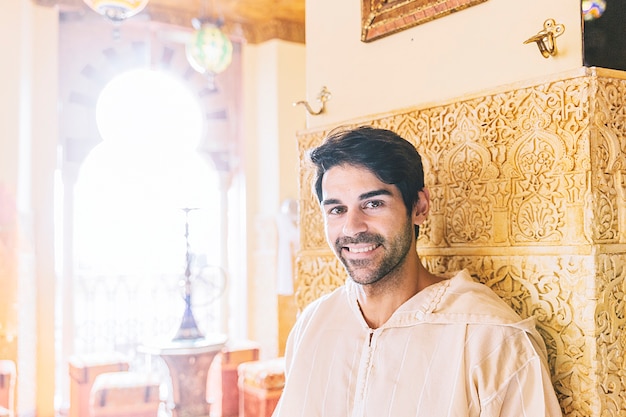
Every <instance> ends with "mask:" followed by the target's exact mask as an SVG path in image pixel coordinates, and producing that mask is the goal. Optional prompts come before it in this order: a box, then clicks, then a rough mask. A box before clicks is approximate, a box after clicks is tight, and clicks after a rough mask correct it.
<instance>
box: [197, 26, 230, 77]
mask: <svg viewBox="0 0 626 417" xmlns="http://www.w3.org/2000/svg"><path fill="white" fill-rule="evenodd" d="M193 26H194V29H195V30H194V32H193V34H192V35H191V39H190V41H189V42H188V43H187V45H186V52H187V60H188V61H189V64H190V65H191V66H192V67H193V69H195V70H196V71H198V72H200V73H202V74H206V75H207V76H208V77H209V84H210V86H211V87H212V88H214V85H213V82H214V77H215V75H216V74H219V73H220V72H222V71H224V70H225V69H226V68H228V66H229V65H230V63H231V61H232V59H233V44H232V42H231V41H230V39H228V36H226V35H225V34H224V32H222V31H221V30H220V28H219V25H218V24H216V23H214V22H201V21H200V20H199V19H194V20H193Z"/></svg>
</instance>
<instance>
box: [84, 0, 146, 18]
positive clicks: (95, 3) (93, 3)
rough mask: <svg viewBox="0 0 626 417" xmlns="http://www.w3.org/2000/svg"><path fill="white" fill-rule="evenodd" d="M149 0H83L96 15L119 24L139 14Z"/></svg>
mask: <svg viewBox="0 0 626 417" xmlns="http://www.w3.org/2000/svg"><path fill="white" fill-rule="evenodd" d="M148 1H149V0H84V2H85V3H86V4H87V6H89V7H90V8H91V9H93V10H94V11H95V12H96V13H98V14H100V15H102V16H104V17H106V18H107V19H109V20H111V21H113V22H115V23H119V22H121V21H123V20H125V19H128V18H129V17H132V16H134V15H136V14H137V13H139V12H141V11H142V10H143V9H144V8H145V7H146V5H147V4H148Z"/></svg>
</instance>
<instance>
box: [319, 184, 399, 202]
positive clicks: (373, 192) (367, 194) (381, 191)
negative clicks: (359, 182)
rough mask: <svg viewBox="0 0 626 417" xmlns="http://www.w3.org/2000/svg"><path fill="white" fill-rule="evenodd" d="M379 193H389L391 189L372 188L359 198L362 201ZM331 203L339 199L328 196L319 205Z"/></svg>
mask: <svg viewBox="0 0 626 417" xmlns="http://www.w3.org/2000/svg"><path fill="white" fill-rule="evenodd" d="M379 195H388V196H390V195H391V191H389V190H385V189H382V188H381V189H379V190H372V191H368V192H366V193H363V194H361V195H360V196H359V200H361V201H363V200H367V199H368V198H372V197H376V196H379ZM332 204H341V200H339V199H337V198H329V199H327V200H323V201H322V203H321V205H322V206H327V205H332Z"/></svg>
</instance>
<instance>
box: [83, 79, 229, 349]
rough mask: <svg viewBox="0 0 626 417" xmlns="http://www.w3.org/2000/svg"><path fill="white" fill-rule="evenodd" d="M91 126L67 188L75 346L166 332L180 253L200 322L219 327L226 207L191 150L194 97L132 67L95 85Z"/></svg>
mask: <svg viewBox="0 0 626 417" xmlns="http://www.w3.org/2000/svg"><path fill="white" fill-rule="evenodd" d="M97 121H98V128H99V130H100V133H101V136H102V138H103V141H102V143H100V144H99V145H98V146H97V147H95V148H94V149H93V150H92V151H91V153H90V154H89V155H88V156H87V158H86V159H85V161H84V162H83V164H82V167H81V170H80V172H79V176H78V181H77V183H76V186H75V190H74V202H75V206H74V259H75V260H76V261H75V262H76V263H75V265H74V271H75V274H74V276H75V279H74V283H73V285H74V286H73V299H74V311H73V317H74V346H73V351H74V353H77V354H81V353H91V352H102V351H119V352H122V353H126V354H129V355H130V356H131V357H132V355H133V354H134V352H136V347H137V346H138V345H140V344H142V343H146V342H147V341H149V340H152V339H157V338H161V339H163V338H165V339H167V338H168V337H169V338H171V337H173V336H174V334H175V333H176V330H177V327H178V325H179V324H180V321H181V319H182V315H183V312H184V301H183V298H182V295H183V292H182V291H183V286H182V285H181V282H182V280H183V279H184V278H185V270H186V268H187V262H188V257H187V252H188V253H189V255H190V256H189V262H190V267H191V268H190V270H191V272H192V275H191V281H192V284H193V286H192V288H193V289H194V291H193V296H192V304H193V311H194V316H195V318H196V321H197V323H198V327H199V328H200V330H201V331H202V332H203V333H204V334H206V333H208V332H224V331H225V329H223V328H222V324H223V323H224V321H225V319H224V318H223V317H221V314H223V309H222V308H221V306H220V304H219V303H220V301H219V295H220V293H221V290H222V288H223V286H224V285H225V275H224V273H223V271H222V269H221V268H220V259H222V253H221V251H223V250H225V249H224V248H223V247H222V242H221V239H220V238H219V231H220V228H221V223H222V221H223V219H221V213H222V211H223V210H222V205H223V204H225V202H223V201H222V195H221V192H220V189H219V181H218V180H219V179H218V176H217V172H216V171H215V169H214V168H213V166H212V165H211V163H210V162H209V161H206V160H204V159H203V158H202V157H201V156H200V154H198V153H197V152H196V148H197V145H198V141H199V139H200V136H201V132H202V117H201V110H200V107H199V105H198V103H197V102H196V101H195V99H194V97H193V96H192V94H190V93H189V92H188V91H187V89H186V88H185V86H184V85H183V84H182V83H180V82H178V81H177V80H176V79H174V78H171V76H168V75H166V74H164V73H159V72H156V71H151V70H133V71H130V72H127V73H124V74H122V75H119V76H117V77H116V78H114V79H113V80H112V81H111V82H110V83H109V84H108V85H107V86H106V87H105V88H104V89H103V91H102V93H101V95H100V97H99V99H98V105H97Z"/></svg>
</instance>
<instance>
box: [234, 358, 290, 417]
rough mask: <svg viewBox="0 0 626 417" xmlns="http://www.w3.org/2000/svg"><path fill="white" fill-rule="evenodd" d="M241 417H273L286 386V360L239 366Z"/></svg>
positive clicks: (262, 361)
mask: <svg viewBox="0 0 626 417" xmlns="http://www.w3.org/2000/svg"><path fill="white" fill-rule="evenodd" d="M237 371H238V374H239V414H240V417H271V415H272V412H273V411H274V408H276V404H277V403H278V400H279V399H280V396H281V394H282V392H283V387H284V386H285V360H284V358H276V359H269V360H261V361H255V362H245V363H242V364H241V365H239V367H238V369H237Z"/></svg>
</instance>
